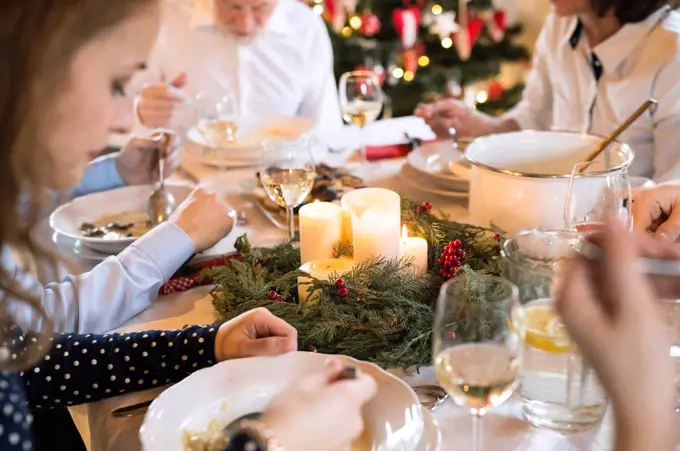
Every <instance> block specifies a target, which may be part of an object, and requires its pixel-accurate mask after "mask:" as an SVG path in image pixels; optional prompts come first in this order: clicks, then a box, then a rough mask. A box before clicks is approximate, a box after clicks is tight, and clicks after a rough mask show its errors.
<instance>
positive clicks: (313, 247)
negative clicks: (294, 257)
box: [298, 202, 344, 263]
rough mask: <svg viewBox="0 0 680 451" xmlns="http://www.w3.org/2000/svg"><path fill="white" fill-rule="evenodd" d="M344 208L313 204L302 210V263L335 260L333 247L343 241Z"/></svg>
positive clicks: (329, 204) (328, 203)
mask: <svg viewBox="0 0 680 451" xmlns="http://www.w3.org/2000/svg"><path fill="white" fill-rule="evenodd" d="M343 214H344V213H343V210H342V207H340V206H339V205H336V204H332V203H330V202H312V203H311V204H307V205H305V206H303V207H302V208H300V212H299V214H298V217H299V220H300V258H301V260H302V263H307V262H310V261H313V260H324V259H329V258H333V246H335V244H336V243H337V242H338V241H340V240H342V238H343V236H342V233H343V232H342V229H343Z"/></svg>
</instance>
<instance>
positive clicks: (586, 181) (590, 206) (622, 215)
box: [564, 162, 633, 232]
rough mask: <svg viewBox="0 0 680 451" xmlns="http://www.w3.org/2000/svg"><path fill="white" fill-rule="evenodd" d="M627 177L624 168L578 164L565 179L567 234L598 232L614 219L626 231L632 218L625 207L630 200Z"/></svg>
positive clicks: (565, 221) (599, 164)
mask: <svg viewBox="0 0 680 451" xmlns="http://www.w3.org/2000/svg"><path fill="white" fill-rule="evenodd" d="M632 196H633V195H632V190H631V186H630V177H629V176H628V170H627V169H626V168H625V167H622V168H618V169H609V170H606V168H605V167H603V165H602V163H601V162H594V163H579V164H577V165H576V166H574V169H573V170H572V172H571V177H570V179H569V187H568V189H567V198H566V201H565V206H564V223H565V227H566V229H567V230H571V231H574V232H592V231H595V230H599V229H600V228H601V227H602V225H603V223H604V222H605V221H606V220H607V218H608V217H611V216H614V217H617V218H619V219H620V220H621V222H622V223H623V225H624V226H625V227H626V228H627V229H630V228H632V226H633V216H632V214H631V211H630V209H629V208H628V206H629V205H630V202H631V199H632Z"/></svg>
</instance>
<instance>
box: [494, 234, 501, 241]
mask: <svg viewBox="0 0 680 451" xmlns="http://www.w3.org/2000/svg"><path fill="white" fill-rule="evenodd" d="M493 239H494V240H497V241H498V240H500V239H501V236H500V235H499V234H498V233H496V234H494V236H493Z"/></svg>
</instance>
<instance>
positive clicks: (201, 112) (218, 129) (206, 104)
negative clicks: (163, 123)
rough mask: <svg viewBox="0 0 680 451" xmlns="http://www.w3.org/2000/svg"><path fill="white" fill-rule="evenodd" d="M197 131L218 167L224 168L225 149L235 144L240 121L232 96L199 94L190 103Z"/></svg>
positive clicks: (236, 101)
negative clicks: (194, 114)
mask: <svg viewBox="0 0 680 451" xmlns="http://www.w3.org/2000/svg"><path fill="white" fill-rule="evenodd" d="M192 106H193V107H194V110H195V113H196V116H197V122H198V125H197V130H198V132H199V133H200V134H201V136H202V137H203V139H204V140H205V142H206V144H207V145H208V147H209V149H210V152H211V153H213V155H212V156H211V158H212V159H213V160H214V161H215V162H216V163H217V166H218V167H226V166H227V165H228V161H226V155H227V153H226V152H225V151H224V149H225V148H226V147H229V146H230V145H231V144H233V143H235V142H236V138H237V134H238V126H239V119H240V110H239V104H238V99H237V98H236V96H235V95H233V94H225V95H222V96H214V95H211V94H210V93H206V92H199V93H198V94H197V95H196V97H195V98H194V100H193V102H192Z"/></svg>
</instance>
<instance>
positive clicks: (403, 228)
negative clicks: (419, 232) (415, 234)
mask: <svg viewBox="0 0 680 451" xmlns="http://www.w3.org/2000/svg"><path fill="white" fill-rule="evenodd" d="M401 237H402V239H406V238H408V230H406V224H404V225H403V226H402V227H401Z"/></svg>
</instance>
